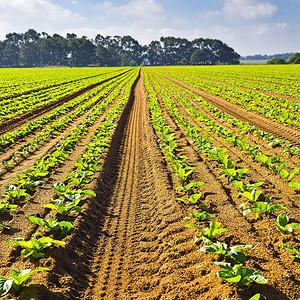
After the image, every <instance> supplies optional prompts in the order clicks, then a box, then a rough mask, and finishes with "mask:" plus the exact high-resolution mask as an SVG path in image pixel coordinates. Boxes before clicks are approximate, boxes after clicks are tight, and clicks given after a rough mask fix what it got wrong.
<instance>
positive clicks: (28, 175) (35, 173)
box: [16, 169, 49, 181]
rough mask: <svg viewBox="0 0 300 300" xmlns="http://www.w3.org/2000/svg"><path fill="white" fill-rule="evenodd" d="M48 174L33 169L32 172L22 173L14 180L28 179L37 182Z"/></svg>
mask: <svg viewBox="0 0 300 300" xmlns="http://www.w3.org/2000/svg"><path fill="white" fill-rule="evenodd" d="M48 174H49V172H48V171H45V170H40V169H35V170H33V171H32V172H28V171H26V172H22V173H20V174H18V175H16V178H17V179H24V178H29V179H30V180H32V181H37V180H38V179H40V178H43V177H46V176H47V175H48Z"/></svg>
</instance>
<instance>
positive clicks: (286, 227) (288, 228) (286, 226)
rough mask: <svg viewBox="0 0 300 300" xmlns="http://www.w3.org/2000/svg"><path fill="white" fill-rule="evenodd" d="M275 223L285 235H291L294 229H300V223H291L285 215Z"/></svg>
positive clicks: (280, 216)
mask: <svg viewBox="0 0 300 300" xmlns="http://www.w3.org/2000/svg"><path fill="white" fill-rule="evenodd" d="M274 223H275V225H276V227H277V229H278V230H279V231H280V232H281V233H283V234H291V233H293V230H294V229H297V228H300V223H289V218H288V216H287V215H285V214H280V215H279V216H278V217H277V219H276V222H274Z"/></svg>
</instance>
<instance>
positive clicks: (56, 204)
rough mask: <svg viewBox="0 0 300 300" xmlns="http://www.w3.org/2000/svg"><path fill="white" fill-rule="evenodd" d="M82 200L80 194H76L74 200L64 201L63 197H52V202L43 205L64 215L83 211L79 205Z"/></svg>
mask: <svg viewBox="0 0 300 300" xmlns="http://www.w3.org/2000/svg"><path fill="white" fill-rule="evenodd" d="M80 201H81V200H80V194H75V195H73V201H67V202H64V201H63V200H62V199H51V202H52V203H48V204H46V205H43V207H45V208H50V209H54V210H56V211H57V212H58V213H59V214H62V215H69V214H72V213H79V212H81V207H80V206H79V205H78V204H79V202H80Z"/></svg>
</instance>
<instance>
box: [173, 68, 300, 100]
mask: <svg viewBox="0 0 300 300" xmlns="http://www.w3.org/2000/svg"><path fill="white" fill-rule="evenodd" d="M279 69H280V71H281V73H279V72H278V71H279ZM272 70H273V72H272ZM174 71H176V72H179V73H184V74H187V75H190V76H195V77H200V78H202V79H206V80H214V81H216V82H221V83H226V84H231V85H235V86H238V87H242V88H248V89H252V90H259V91H264V92H268V93H274V94H279V95H286V96H291V97H298V98H299V95H300V92H299V84H297V67H296V68H295V67H294V66H292V67H291V68H285V69H284V70H282V69H281V68H280V67H279V68H277V69H276V68H275V70H274V68H272V67H271V68H270V67H269V66H267V67H266V66H229V67H228V66H226V68H223V69H222V68H214V67H204V68H203V67H198V68H197V67H192V68H190V67H184V68H176V67H174ZM274 71H275V72H274ZM295 83H296V84H295Z"/></svg>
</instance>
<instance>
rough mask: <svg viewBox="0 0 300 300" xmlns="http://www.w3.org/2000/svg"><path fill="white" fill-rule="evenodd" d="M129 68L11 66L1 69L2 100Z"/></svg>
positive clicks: (0, 88)
mask: <svg viewBox="0 0 300 300" xmlns="http://www.w3.org/2000/svg"><path fill="white" fill-rule="evenodd" d="M127 69H128V68H42V69H38V68H35V69H34V68H22V69H20V68H18V69H14V68H9V69H1V70H0V95H1V97H0V100H1V99H4V98H5V99H7V98H13V97H16V96H19V95H22V94H28V93H31V92H35V91H38V90H41V89H47V88H51V87H54V86H59V85H61V84H67V83H71V82H74V81H80V80H82V79H87V78H90V77H96V76H101V75H103V74H105V73H112V72H120V71H121V70H124V71H125V70H127Z"/></svg>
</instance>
